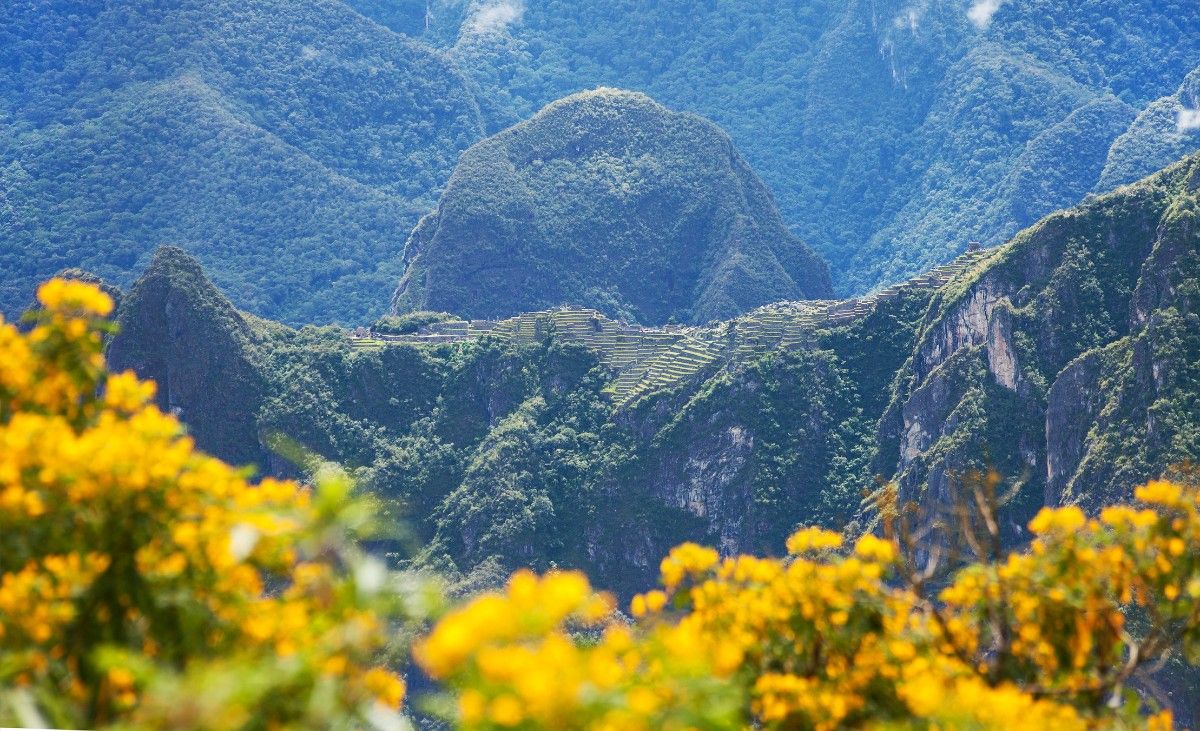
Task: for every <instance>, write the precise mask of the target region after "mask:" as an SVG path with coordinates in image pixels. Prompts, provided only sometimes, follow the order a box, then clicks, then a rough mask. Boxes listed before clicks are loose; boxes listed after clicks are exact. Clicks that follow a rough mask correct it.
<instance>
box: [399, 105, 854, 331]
mask: <svg viewBox="0 0 1200 731" xmlns="http://www.w3.org/2000/svg"><path fill="white" fill-rule="evenodd" d="M405 261H406V264H407V271H406V273H405V275H404V277H403V279H402V280H401V281H400V284H399V287H398V288H397V290H396V294H395V296H394V298H393V301H392V305H393V308H394V309H396V310H397V311H408V310H417V309H430V310H445V311H452V312H455V313H457V314H459V315H462V316H465V317H476V318H481V317H501V316H507V315H512V314H516V313H518V312H522V311H529V310H537V309H544V308H547V307H552V306H555V305H559V304H574V305H582V306H588V307H596V308H597V309H600V310H602V311H604V312H606V313H607V314H610V315H613V316H619V317H625V318H628V319H632V320H636V321H640V322H645V323H650V324H659V323H663V322H666V321H667V320H668V319H671V318H674V319H677V320H683V321H691V322H705V321H707V320H710V319H715V318H722V317H729V316H732V315H735V314H737V313H740V312H744V311H746V310H749V309H751V308H753V307H755V306H758V305H762V304H765V303H768V302H772V301H777V300H781V299H804V298H810V297H813V298H819V297H825V296H828V295H829V293H830V292H831V288H830V281H829V273H828V270H827V268H826V266H825V264H824V263H823V262H822V261H821V260H820V258H819V257H817V256H816V255H815V254H813V253H812V252H811V251H810V250H809V249H808V248H807V247H806V246H805V245H804V244H803V243H802V242H801V241H800V240H798V239H797V238H796V237H795V236H793V235H791V234H790V233H789V232H788V230H787V228H786V227H785V226H784V225H783V221H782V219H781V218H780V216H779V213H778V211H777V210H776V208H775V204H774V201H773V200H772V198H771V195H770V193H769V192H768V191H767V189H766V188H765V187H764V186H763V184H762V183H761V182H760V181H759V180H758V178H757V177H755V176H754V174H753V173H752V172H751V171H750V169H749V166H748V165H747V164H746V162H745V161H744V160H743V159H742V158H741V156H740V155H738V153H737V152H736V151H735V150H734V149H733V145H732V143H731V142H730V141H729V138H728V137H726V136H725V134H724V133H723V132H721V131H720V130H719V129H718V128H717V127H716V126H715V125H712V124H711V123H709V122H707V121H705V120H703V119H701V118H699V117H696V116H694V115H690V114H679V113H675V112H671V111H669V110H667V109H666V108H664V107H662V106H660V105H658V104H656V103H654V102H653V101H651V100H650V99H649V98H648V97H646V96H643V95H640V94H631V93H626V92H618V91H613V90H604V89H602V90H598V91H594V92H589V93H585V94H580V95H576V96H573V97H569V98H567V99H564V100H561V101H558V102H555V103H554V104H551V105H550V106H548V107H546V108H545V109H544V110H542V111H541V112H540V113H539V114H538V115H536V116H535V117H534V118H533V119H531V120H530V121H528V122H525V123H523V124H520V125H518V126H516V127H513V128H511V129H509V130H507V131H505V132H502V133H500V134H498V135H496V136H494V137H492V138H489V139H488V140H485V141H484V142H482V143H480V144H478V145H476V146H475V147H473V148H471V149H470V150H468V151H467V152H466V153H465V154H464V155H463V158H462V160H461V162H460V163H459V166H458V169H457V170H456V171H455V174H454V176H453V177H452V178H451V181H450V183H449V185H448V187H447V190H446V193H445V194H444V195H443V197H442V200H441V202H440V203H439V205H438V209H437V211H436V212H434V213H432V214H430V215H429V216H427V217H426V218H425V219H423V220H422V221H421V223H420V224H419V225H418V226H417V228H416V230H414V231H413V233H412V236H411V237H410V238H409V241H408V244H407V246H406V249H405Z"/></svg>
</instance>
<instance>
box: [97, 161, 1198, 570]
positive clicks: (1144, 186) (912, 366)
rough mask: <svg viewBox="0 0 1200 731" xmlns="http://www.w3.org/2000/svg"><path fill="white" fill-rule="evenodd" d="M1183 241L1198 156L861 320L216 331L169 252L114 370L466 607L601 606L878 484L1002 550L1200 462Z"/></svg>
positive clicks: (217, 322) (813, 518) (817, 304)
mask: <svg viewBox="0 0 1200 731" xmlns="http://www.w3.org/2000/svg"><path fill="white" fill-rule="evenodd" d="M1198 223H1200V157H1194V158H1190V159H1189V160H1187V161H1186V162H1184V163H1181V164H1178V165H1175V166H1173V167H1171V168H1169V169H1167V170H1165V171H1163V172H1161V173H1159V174H1157V175H1155V176H1153V177H1151V178H1149V179H1147V180H1144V181H1142V182H1140V183H1137V184H1135V185H1132V186H1128V187H1124V188H1121V189H1119V190H1118V191H1116V192H1115V193H1113V194H1109V195H1105V196H1100V197H1096V198H1093V199H1091V200H1089V201H1088V202H1087V203H1085V204H1083V205H1081V206H1079V207H1077V208H1074V209H1071V210H1068V211H1065V212H1062V213H1057V214H1054V215H1052V216H1049V217H1047V218H1045V219H1044V220H1042V221H1040V222H1038V223H1037V224H1036V225H1035V226H1033V227H1031V228H1029V229H1027V230H1025V231H1023V232H1022V233H1021V234H1019V235H1018V236H1017V237H1016V238H1014V239H1013V240H1012V241H1011V242H1009V243H1007V244H1005V245H1004V246H1001V247H998V248H995V249H990V250H983V251H978V252H972V253H968V254H966V255H963V256H961V257H959V258H958V259H956V260H955V262H954V263H952V264H950V265H946V266H943V267H939V268H937V269H935V270H932V271H930V272H927V273H926V274H923V275H922V276H920V277H918V278H916V279H913V280H911V281H909V282H907V283H905V284H903V285H899V286H895V287H891V288H888V289H886V290H883V291H881V292H879V293H876V294H874V295H872V296H870V297H865V298H860V299H853V300H844V301H833V302H831V301H799V302H791V303H782V304H775V305H768V306H765V307H762V308H758V309H756V310H754V311H752V312H749V313H747V314H745V315H741V316H739V317H737V318H734V319H732V320H727V321H724V322H720V323H717V324H712V325H707V326H702V327H666V328H640V327H635V326H631V325H627V324H624V323H621V322H618V321H615V320H612V319H610V318H608V317H605V316H604V315H603V314H602V313H600V312H597V311H595V310H584V309H569V308H562V309H555V310H548V311H542V312H535V313H526V314H523V315H520V316H517V317H514V318H510V319H507V320H503V321H498V322H482V321H465V320H454V319H450V320H447V319H445V318H429V319H430V320H431V322H429V323H427V324H426V325H424V327H423V330H421V332H419V333H416V334H408V335H396V336H385V335H383V334H374V335H370V336H364V335H362V334H361V333H359V334H357V335H353V336H352V334H351V333H349V332H347V331H345V330H343V329H340V328H335V327H322V328H318V327H311V326H309V327H304V328H300V329H298V330H296V329H291V328H288V327H285V326H282V325H278V324H274V323H270V322H268V321H265V320H260V319H258V318H255V317H252V316H249V315H246V314H242V313H239V312H237V311H236V310H234V309H233V308H232V307H231V306H230V305H229V304H228V302H227V301H226V300H225V299H224V297H223V296H222V295H221V294H220V293H219V291H218V290H217V289H216V288H215V287H213V286H212V285H211V284H209V283H208V282H207V281H206V280H205V279H204V277H203V275H202V273H201V272H200V269H199V266H198V264H197V263H196V262H195V261H194V260H193V259H191V258H190V257H188V256H187V255H186V254H184V253H183V252H181V251H178V250H166V251H164V252H162V253H160V254H159V255H158V256H157V257H156V258H155V261H154V264H153V265H152V266H151V268H150V269H149V270H148V271H147V273H146V274H145V275H144V276H143V277H142V279H140V280H139V281H138V282H137V283H136V284H135V285H134V286H133V287H132V288H131V289H130V290H129V291H128V292H127V294H126V295H125V297H124V299H123V302H122V305H121V308H120V315H119V322H120V324H121V327H122V332H121V334H120V335H118V336H117V337H116V339H115V340H114V342H113V343H112V345H111V349H110V357H111V358H112V360H113V362H114V363H115V364H116V365H117V366H118V367H133V368H135V369H137V370H138V371H139V372H140V373H143V374H144V375H147V376H152V377H154V378H156V379H158V380H159V382H160V383H162V384H164V385H163V387H162V388H160V393H159V399H160V403H161V405H162V406H163V407H164V408H177V409H180V410H181V411H182V413H183V416H184V419H185V420H186V421H187V422H188V424H189V425H190V427H191V428H192V430H193V433H194V434H195V435H196V437H197V439H198V441H199V442H200V444H201V446H203V447H205V448H208V449H211V450H213V451H215V452H216V453H217V454H219V455H221V456H225V457H229V458H233V459H241V460H247V459H250V460H252V461H254V462H256V463H257V464H258V465H259V467H260V468H261V469H263V470H265V471H267V472H272V473H279V472H288V471H290V470H294V469H295V468H293V467H289V466H287V465H286V464H285V463H284V462H283V461H282V460H280V459H278V458H274V457H271V456H269V454H270V451H271V450H269V449H268V448H267V445H269V444H271V443H272V435H274V434H277V433H281V434H285V435H287V436H289V437H291V438H292V439H294V440H296V441H298V442H300V443H301V444H303V445H305V446H306V447H308V448H310V449H312V450H314V451H315V452H316V453H318V454H320V455H322V456H323V457H326V458H328V459H332V460H336V461H338V462H340V463H342V464H346V465H349V466H350V467H351V468H353V469H355V470H356V471H357V472H358V474H359V476H360V477H361V478H362V479H363V480H365V482H366V484H368V485H369V486H370V487H371V488H372V489H374V490H375V491H377V492H378V493H380V494H382V495H384V496H389V497H393V498H396V499H398V500H400V501H402V502H403V503H405V504H406V505H407V508H408V511H409V514H410V516H411V517H412V520H413V522H414V523H415V529H416V531H417V533H418V535H419V537H420V538H421V539H422V540H423V544H424V545H425V548H424V549H423V551H422V553H421V554H420V555H419V556H418V560H419V561H420V562H422V563H423V564H425V565H428V566H433V567H436V568H437V569H439V570H441V571H443V572H444V573H446V574H447V575H448V576H451V577H453V578H456V579H457V580H458V581H459V582H460V586H461V587H463V588H469V587H473V586H479V585H484V584H488V583H490V582H494V581H497V580H499V579H500V578H501V577H502V576H503V575H504V574H505V572H507V571H508V570H510V569H512V568H514V567H516V566H521V565H529V566H533V567H535V568H539V569H544V568H547V567H549V566H551V565H560V566H561V565H569V566H580V567H584V568H587V569H588V571H589V572H591V573H592V574H594V575H595V576H597V577H598V578H599V580H600V581H601V582H602V583H603V584H605V585H607V586H610V587H613V588H615V589H618V590H620V591H626V590H629V589H631V588H632V587H634V586H638V585H644V583H645V582H646V581H649V580H650V577H651V575H652V573H653V571H654V569H655V566H656V564H657V560H658V557H659V556H661V555H662V552H663V551H664V550H666V549H667V548H668V547H669V546H670V545H673V544H674V543H676V542H678V541H681V540H684V539H692V540H698V541H703V542H707V543H709V544H711V545H717V546H719V547H720V548H721V549H722V550H724V551H728V552H733V551H752V552H778V551H780V550H782V545H783V540H784V537H785V536H786V535H787V534H788V532H789V531H790V530H792V528H793V527H794V526H795V525H796V524H798V523H801V522H803V523H812V522H818V523H822V524H825V525H829V526H834V527H839V528H840V527H842V526H845V525H847V524H850V525H851V528H850V530H854V526H855V525H857V526H858V527H859V528H861V527H863V526H864V525H865V523H864V522H863V521H868V520H870V518H871V516H870V515H869V514H864V513H863V512H862V509H861V498H862V494H863V491H864V490H869V489H871V488H872V487H873V486H874V485H875V484H876V482H875V480H876V477H877V476H878V477H882V478H884V479H888V480H895V481H896V482H897V483H898V484H899V486H900V489H901V492H902V495H903V496H904V497H906V498H910V499H913V500H916V501H918V502H921V503H924V504H926V505H927V506H937V505H940V504H944V503H945V501H946V500H947V499H948V494H949V492H950V491H951V490H952V489H953V487H954V485H955V479H956V478H955V476H956V475H962V474H965V473H966V472H968V471H970V470H973V469H983V468H994V469H996V470H998V471H999V472H1000V473H1001V474H1002V475H1003V476H1004V477H1005V479H1006V481H1007V482H1008V483H1009V484H1010V485H1013V486H1014V487H1015V497H1014V498H1013V500H1012V502H1011V503H1010V504H1009V505H1008V507H1007V509H1006V518H1005V525H1006V527H1007V530H1008V531H1009V533H1010V537H1011V538H1012V539H1013V540H1014V541H1015V540H1020V531H1021V527H1020V526H1023V525H1024V524H1025V521H1026V519H1027V518H1028V517H1029V516H1030V515H1031V514H1032V513H1033V512H1034V511H1035V510H1036V509H1037V508H1039V507H1040V506H1042V505H1044V504H1055V505H1056V504H1062V503H1078V504H1081V505H1083V506H1085V507H1087V508H1088V509H1095V508H1097V507H1098V506H1099V505H1101V504H1103V503H1105V502H1108V501H1111V500H1115V499H1121V498H1127V497H1128V492H1129V490H1130V488H1131V486H1132V485H1133V484H1135V483H1136V482H1137V481H1138V480H1142V479H1145V478H1148V477H1151V476H1154V475H1157V474H1161V473H1162V472H1164V471H1166V470H1168V469H1170V468H1171V466H1172V465H1176V464H1181V463H1184V462H1186V461H1188V460H1196V459H1200V403H1197V394H1200V366H1198V365H1197V364H1200V311H1198V309H1197V308H1198V306H1200V288H1198V285H1197V283H1198V282H1200V227H1198V225H1197V224H1198ZM388 337H390V338H391V340H388V339H387V338H388ZM255 455H257V456H255Z"/></svg>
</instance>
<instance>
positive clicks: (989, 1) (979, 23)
mask: <svg viewBox="0 0 1200 731" xmlns="http://www.w3.org/2000/svg"><path fill="white" fill-rule="evenodd" d="M1004 3H1005V0H975V2H974V3H973V4H972V5H971V9H970V10H968V11H967V17H968V18H970V19H971V22H972V23H974V24H975V27H976V28H978V29H979V30H987V27H988V26H989V25H991V24H992V16H993V15H995V14H996V11H997V10H999V9H1000V6H1001V5H1003V4H1004Z"/></svg>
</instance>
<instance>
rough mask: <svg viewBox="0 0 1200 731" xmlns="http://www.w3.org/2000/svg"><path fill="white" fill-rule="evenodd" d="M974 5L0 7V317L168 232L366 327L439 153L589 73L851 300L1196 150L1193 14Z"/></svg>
mask: <svg viewBox="0 0 1200 731" xmlns="http://www.w3.org/2000/svg"><path fill="white" fill-rule="evenodd" d="M978 5H979V7H980V8H981V10H979V11H977V12H973V11H972V8H974V7H975V6H976V3H970V2H967V1H966V0H936V1H928V2H916V3H912V2H903V3H902V2H899V0H889V1H888V2H883V3H880V2H866V0H852V1H849V2H828V1H823V2H815V3H805V4H802V5H800V6H798V5H796V4H795V3H789V2H768V3H760V4H757V5H755V6H754V7H753V8H748V7H743V6H742V5H739V4H736V3H726V2H706V3H700V4H697V3H692V2H676V1H674V0H672V1H671V2H662V3H654V4H651V5H647V4H644V3H633V2H621V3H609V4H593V3H586V2H583V3H572V2H559V1H550V0H544V1H536V2H535V1H533V0H527V1H525V2H518V1H517V0H429V1H428V2H416V1H415V0H403V1H397V2H380V1H379V0H353V1H352V2H347V3H343V2H339V1H338V0H314V1H313V2H305V3H284V2H276V1H274V0H255V2H252V3H248V4H247V3H228V2H209V3H202V2H196V1H195V0H171V1H170V2H166V3H159V4H156V5H154V6H153V7H148V6H141V5H136V6H131V5H128V4H125V3H118V2H111V1H105V2H95V3H81V2H77V1H76V0H17V1H16V2H10V3H6V4H5V5H4V7H3V8H2V9H0V69H2V70H3V71H4V73H3V74H0V237H2V239H0V243H3V247H2V248H3V257H4V258H3V260H2V261H0V273H2V274H3V280H4V282H3V284H2V285H0V308H3V310H4V311H5V312H6V313H7V314H9V315H14V314H16V313H17V312H19V311H20V309H21V308H23V307H24V306H25V305H26V304H27V303H28V302H29V301H30V299H31V297H32V292H33V287H34V285H35V284H36V282H37V281H39V280H40V279H44V278H45V277H46V276H49V275H50V274H52V273H53V272H55V271H57V270H59V269H61V268H64V267H74V266H84V267H86V268H87V269H89V270H92V271H96V272H98V273H101V274H102V275H103V276H104V277H105V278H106V279H109V280H111V281H114V282H117V283H120V284H123V285H128V284H130V283H131V282H132V281H133V277H134V276H135V273H136V272H137V271H140V270H141V269H142V268H144V267H145V266H146V265H147V263H148V261H149V257H150V255H151V252H152V251H153V250H154V249H155V248H156V247H157V246H160V245H178V246H181V247H183V248H184V249H186V250H188V251H190V252H192V253H194V254H195V255H197V256H198V257H199V258H200V259H201V261H202V262H203V264H204V265H205V267H206V268H207V270H208V271H209V272H210V273H211V275H212V277H213V279H214V281H216V282H217V283H218V284H219V285H220V286H221V287H222V289H223V290H224V291H226V292H227V293H228V295H229V296H230V297H231V298H232V299H233V301H234V302H235V303H236V304H237V305H238V306H239V307H242V308H244V309H247V310H249V311H252V312H255V313H257V314H259V315H262V316H266V317H272V318H276V319H279V320H282V321H285V322H287V323H289V324H292V325H300V324H303V323H305V322H341V323H343V324H361V323H365V322H370V321H371V320H373V319H375V318H376V317H377V316H378V315H380V314H382V313H383V311H384V310H385V309H386V302H387V293H388V292H390V291H392V290H394V288H395V285H396V283H397V282H398V281H399V280H400V278H401V277H402V276H403V274H404V269H405V266H404V262H403V256H404V242H405V241H406V240H407V239H408V238H409V234H410V231H412V229H413V227H414V226H415V225H416V224H417V222H418V220H419V219H420V218H421V217H422V216H423V215H425V214H427V213H429V212H430V211H431V210H433V209H434V207H435V205H436V203H437V201H438V197H439V196H440V194H441V192H442V190H443V188H444V187H445V185H446V183H447V181H448V180H449V178H450V176H451V174H452V172H453V170H454V167H455V165H456V163H457V161H458V159H459V156H460V154H461V153H462V152H463V151H464V150H466V149H467V148H468V147H470V146H471V145H473V144H475V143H477V142H479V141H480V140H482V139H484V138H485V137H486V136H487V135H489V134H494V133H497V132H501V131H503V130H505V129H508V128H509V127H512V126H514V125H517V124H519V123H520V122H521V121H522V120H527V119H529V118H531V117H532V116H533V115H535V114H536V113H537V112H538V111H539V110H540V109H542V108H543V107H544V106H546V105H548V104H551V103H552V102H554V101H556V100H558V99H560V98H562V97H565V96H567V95H570V94H573V93H576V92H580V91H586V90H590V89H594V88H596V87H600V86H609V87H616V88H622V89H628V90H631V91H635V92H644V93H646V94H648V95H650V96H651V97H652V98H653V99H655V100H656V101H658V102H660V103H662V104H663V105H665V106H666V107H668V108H670V109H672V110H674V111H678V112H694V113H697V114H699V115H701V116H703V117H705V118H706V119H709V120H711V121H712V122H714V123H716V124H717V125H719V126H720V127H721V128H723V129H724V130H725V131H726V132H727V133H728V135H729V137H730V138H731V140H732V141H733V144H734V146H735V147H736V149H737V150H738V151H739V154H740V155H742V156H744V158H745V160H746V161H747V162H748V163H749V167H750V169H751V170H753V172H754V174H757V175H758V176H761V178H762V180H763V181H764V182H765V184H766V186H767V188H768V189H769V190H770V191H771V192H772V194H773V196H774V197H775V200H776V202H777V204H778V208H779V211H780V214H781V217H782V220H783V222H784V224H785V225H786V226H787V227H788V228H789V229H790V231H791V234H792V236H793V238H792V240H793V241H802V242H804V244H805V245H807V246H809V247H811V248H812V249H813V250H815V251H816V252H818V253H819V254H820V255H821V256H823V257H824V258H825V259H826V260H827V261H828V263H829V265H830V271H831V275H832V279H833V284H834V287H835V289H836V290H838V291H839V292H842V293H855V292H864V291H867V290H870V289H872V288H874V287H876V286H877V285H881V284H886V283H889V282H894V281H899V280H901V279H903V278H905V277H907V276H910V275H913V274H915V273H917V272H919V271H921V270H923V269H926V268H928V267H930V266H932V265H934V264H938V263H941V262H944V261H948V260H949V259H951V258H953V256H954V255H955V254H957V253H958V252H960V251H962V249H963V248H964V247H965V246H966V244H967V242H969V241H971V240H978V241H981V242H984V243H987V244H992V245H994V244H999V243H1001V242H1002V241H1004V240H1006V239H1007V238H1008V237H1010V236H1011V235H1013V234H1014V233H1015V232H1016V231H1017V230H1019V229H1020V228H1023V227H1025V226H1027V225H1030V224H1031V223H1033V222H1034V221H1035V220H1037V219H1038V218H1039V217H1041V216H1042V215H1044V214H1046V213H1048V212H1050V211H1052V210H1055V209H1057V208H1060V207H1062V206H1066V205H1070V204H1073V203H1075V202H1076V201H1079V200H1080V199H1082V198H1083V197H1084V196H1086V195H1087V194H1089V193H1092V192H1097V193H1098V192H1103V191H1104V190H1108V189H1110V188H1111V187H1112V186H1114V185H1116V184H1119V183H1126V182H1130V181H1132V180H1135V179H1137V178H1139V177H1141V176H1143V175H1146V174H1148V173H1150V172H1152V171H1153V170H1155V169H1158V168H1160V167H1162V166H1165V165H1167V164H1169V163H1170V162H1172V161H1173V160H1175V159H1178V158H1179V157H1181V156H1182V155H1183V154H1186V153H1187V152H1190V151H1192V150H1195V149H1197V147H1200V127H1196V126H1194V125H1192V124H1190V123H1185V122H1187V120H1190V119H1192V117H1190V116H1188V114H1187V113H1188V112H1189V111H1190V110H1192V109H1194V108H1195V106H1196V101H1197V99H1196V91H1195V76H1194V74H1193V75H1192V76H1190V77H1189V73H1192V72H1196V71H1197V69H1198V68H1200V40H1197V39H1200V32H1198V31H1200V10H1198V9H1197V7H1196V5H1195V4H1194V3H1191V2H1185V1H1184V0H1120V1H1118V0H1088V1H1086V2H1065V1H1064V0H1037V1H1036V2H1034V1H1032V0H1029V1H1025V2H1019V3H1017V2H1008V3H996V4H995V6H994V7H992V6H991V5H990V4H978ZM989 8H990V9H991V10H992V12H990V13H988V12H983V10H987V9H989ZM117 49H119V51H118V50H117ZM300 201H303V202H302V203H301V202H300ZM797 250H798V251H802V249H799V248H798V249H797ZM785 268H787V265H786V264H785ZM649 274H650V275H651V276H656V274H655V273H654V272H650V273H649ZM506 285H507V286H508V287H511V288H513V289H517V290H519V289H520V283H506ZM613 286H615V285H614V284H613V283H612V282H607V283H605V285H604V286H603V287H601V289H605V288H611V287H613ZM801 289H802V290H803V289H804V288H803V287H801ZM593 294H594V295H596V296H595V297H594V301H593V302H590V303H587V304H593V305H596V304H604V302H603V297H604V296H607V297H608V299H609V300H611V301H612V307H610V310H611V311H616V310H617V309H618V308H619V306H620V303H619V300H620V297H619V296H615V297H614V296H612V295H611V293H608V294H603V293H600V292H595V293H593ZM601 295H603V296H601ZM577 304H578V303H577ZM745 304H746V303H743V305H745Z"/></svg>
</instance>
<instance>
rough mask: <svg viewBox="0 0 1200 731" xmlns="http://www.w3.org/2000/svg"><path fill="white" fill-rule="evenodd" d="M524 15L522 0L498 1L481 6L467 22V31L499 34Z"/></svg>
mask: <svg viewBox="0 0 1200 731" xmlns="http://www.w3.org/2000/svg"><path fill="white" fill-rule="evenodd" d="M524 14H525V2H524V0H500V1H499V2H492V3H488V4H486V5H483V6H482V7H480V8H479V9H478V10H476V11H475V13H474V15H472V16H471V19H470V20H468V21H467V31H468V32H470V33H472V34H476V35H482V34H485V33H501V32H503V31H504V30H505V29H506V28H508V26H510V25H512V24H513V23H515V22H517V21H519V20H520V19H521V16H523V15H524Z"/></svg>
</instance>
